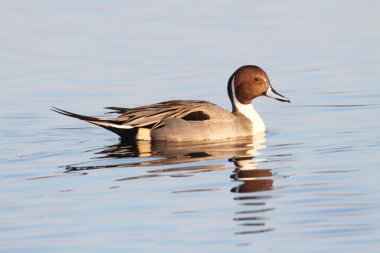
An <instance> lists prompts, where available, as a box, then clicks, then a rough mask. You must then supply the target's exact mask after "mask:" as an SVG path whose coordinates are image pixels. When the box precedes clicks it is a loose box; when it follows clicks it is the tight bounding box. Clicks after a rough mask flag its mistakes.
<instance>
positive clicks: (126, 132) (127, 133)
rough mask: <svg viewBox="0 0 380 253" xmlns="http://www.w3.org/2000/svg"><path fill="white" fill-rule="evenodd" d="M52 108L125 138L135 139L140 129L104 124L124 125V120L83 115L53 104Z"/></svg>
mask: <svg viewBox="0 0 380 253" xmlns="http://www.w3.org/2000/svg"><path fill="white" fill-rule="evenodd" d="M51 110H52V111H54V112H57V113H59V114H62V115H65V116H69V117H72V118H76V119H80V120H84V121H86V122H88V123H91V124H94V125H97V126H100V127H102V128H105V129H107V130H109V131H111V132H113V133H115V134H117V135H119V136H120V137H121V138H123V139H135V138H136V135H137V131H138V129H137V128H131V129H121V128H117V127H113V126H109V125H103V124H104V123H112V124H116V125H122V123H123V122H122V121H117V120H103V119H99V118H96V117H91V116H86V115H81V114H77V113H73V112H69V111H65V110H62V109H59V108H57V107H54V106H52V109H51Z"/></svg>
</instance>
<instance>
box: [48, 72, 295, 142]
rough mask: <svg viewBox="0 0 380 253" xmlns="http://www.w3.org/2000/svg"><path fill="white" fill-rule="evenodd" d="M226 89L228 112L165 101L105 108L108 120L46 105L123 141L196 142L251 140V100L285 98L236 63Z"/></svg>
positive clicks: (255, 118)
mask: <svg viewBox="0 0 380 253" xmlns="http://www.w3.org/2000/svg"><path fill="white" fill-rule="evenodd" d="M227 93H228V97H229V99H230V101H231V105H232V110H231V111H228V110H226V109H224V108H222V107H219V106H218V105H216V104H213V103H210V102H207V101H203V100H170V101H164V102H159V103H155V104H151V105H145V106H139V107H134V108H123V107H106V108H105V109H108V110H110V112H109V113H111V114H116V115H117V116H116V117H114V118H111V119H103V118H101V117H92V116H85V115H81V114H76V113H72V112H69V111H66V110H62V109H59V108H57V107H52V108H51V109H52V110H53V111H55V112H57V113H60V114H63V115H66V116H69V117H73V118H77V119H80V120H84V121H86V122H88V123H91V124H94V125H97V126H100V127H102V128H105V129H107V130H109V131H111V132H113V133H115V134H117V135H119V136H120V137H121V138H122V139H123V140H132V141H135V140H146V141H175V142H178V141H180V142H181V141H195V142H199V141H217V140H226V139H235V138H252V137H253V136H254V135H257V134H260V133H265V131H266V128H265V124H264V121H263V120H262V118H261V117H260V115H259V114H258V113H257V111H256V110H255V108H254V107H253V105H252V100H254V99H255V98H257V97H260V96H266V97H270V98H273V99H276V100H278V101H281V102H288V103H289V102H290V100H289V99H288V98H286V97H284V96H282V95H280V94H279V93H278V92H276V91H275V90H274V89H273V87H272V85H271V83H270V81H269V77H268V75H267V74H266V73H265V71H264V70H263V69H261V68H260V67H258V66H256V65H245V66H241V67H239V68H238V69H237V70H236V71H235V72H233V74H232V75H231V77H230V78H229V80H228V83H227Z"/></svg>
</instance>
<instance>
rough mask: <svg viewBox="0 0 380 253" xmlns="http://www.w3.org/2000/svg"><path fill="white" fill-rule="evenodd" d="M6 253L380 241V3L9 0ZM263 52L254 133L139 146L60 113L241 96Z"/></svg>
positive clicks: (4, 65) (4, 99)
mask: <svg viewBox="0 0 380 253" xmlns="http://www.w3.org/2000/svg"><path fill="white" fill-rule="evenodd" d="M0 7H1V8H0V14H1V15H0V17H1V29H0V34H1V42H0V43H1V44H0V46H1V48H0V52H1V56H2V57H1V62H0V65H1V66H0V76H1V77H0V78H1V79H0V87H1V94H2V95H1V169H0V186H1V193H0V202H1V205H0V206H1V208H0V217H1V218H0V251H2V252H105V251H122V252H126V251H128V252H232V251H234V252H322V251H328V252H358V251H360V252H379V250H378V248H379V246H380V243H379V238H380V222H379V218H378V217H379V214H380V205H379V202H380V186H379V183H378V181H379V179H380V172H379V170H378V162H379V159H378V154H379V151H380V148H379V146H380V118H379V112H380V103H379V101H380V100H379V98H380V93H379V91H380V89H379V83H378V77H379V74H380V65H379V62H380V50H379V49H380V48H379V45H380V43H379V42H380V36H379V33H378V23H379V21H380V20H379V17H378V13H377V10H378V9H379V7H380V6H379V3H378V2H375V1H369V0H368V1H361V2H360V3H359V2H357V1H324V2H320V1H319V2H315V3H310V2H307V3H306V2H302V1H287V2H286V3H285V2H277V1H272V2H266V3H264V2H262V3H260V2H254V1H238V2H237V1H233V2H232V1H209V2H207V3H205V2H204V1H201V2H194V1H192V2H177V1H137V2H132V1H131V2H129V1H86V0H81V1H61V2H57V1H8V2H2V3H1V4H0ZM244 64H257V65H259V66H261V67H263V68H264V69H265V70H266V71H267V72H268V74H269V76H270V78H271V81H272V84H273V86H274V88H275V89H276V90H278V91H279V92H280V93H281V94H283V95H285V96H287V97H289V98H290V99H291V100H292V103H291V104H284V103H280V102H278V101H275V100H271V99H268V98H259V99H257V101H255V103H254V104H255V107H256V109H257V110H258V111H259V112H260V114H261V115H262V117H263V119H264V121H265V122H266V125H267V128H268V132H267V133H266V135H265V136H260V137H256V138H255V141H254V142H253V143H252V142H247V141H245V140H239V141H236V142H232V143H226V142H222V143H212V144H199V143H198V144H194V143H193V144H186V145H185V144H178V145H150V144H149V143H146V142H140V143H137V144H136V145H127V144H124V143H120V141H119V139H118V138H117V136H115V135H113V134H112V133H109V132H106V131H105V130H103V129H100V128H97V127H95V126H92V125H89V124H85V123H84V122H80V121H78V120H74V119H71V118H67V117H64V116H62V115H58V114H56V113H54V112H52V111H50V110H49V108H50V106H52V105H54V106H57V107H60V108H63V109H67V110H70V111H74V112H78V113H82V114H88V115H100V114H102V112H103V111H102V108H103V107H105V106H125V107H132V106H138V105H144V104H149V103H154V102H159V101H163V100H169V99H205V100H208V101H211V102H214V103H217V104H219V105H220V106H222V107H225V108H229V107H230V105H229V100H228V99H227V94H226V83H227V79H228V77H229V76H230V75H231V73H232V72H233V71H234V70H235V69H236V68H237V67H239V66H240V65H244Z"/></svg>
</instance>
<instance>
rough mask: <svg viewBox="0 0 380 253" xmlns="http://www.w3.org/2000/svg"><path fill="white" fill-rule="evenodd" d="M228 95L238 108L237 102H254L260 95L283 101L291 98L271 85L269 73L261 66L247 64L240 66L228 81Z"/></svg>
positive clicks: (244, 103)
mask: <svg viewBox="0 0 380 253" xmlns="http://www.w3.org/2000/svg"><path fill="white" fill-rule="evenodd" d="M228 96H229V97H230V99H231V103H232V105H233V107H234V110H235V109H236V103H240V104H243V105H246V104H250V103H252V100H253V99H254V98H256V97H259V96H267V97H271V98H274V99H277V100H279V101H282V102H290V100H289V99H287V98H286V97H284V96H282V95H280V94H279V93H277V92H276V91H275V90H274V89H273V88H272V86H271V84H270V81H269V78H268V75H267V74H266V73H265V71H264V70H262V69H261V68H260V67H257V66H254V65H246V66H242V67H240V68H238V69H237V70H236V71H235V72H234V73H233V74H232V76H231V77H230V79H229V81H228Z"/></svg>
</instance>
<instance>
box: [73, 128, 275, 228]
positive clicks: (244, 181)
mask: <svg viewBox="0 0 380 253" xmlns="http://www.w3.org/2000/svg"><path fill="white" fill-rule="evenodd" d="M264 144H265V135H264V134H262V135H257V136H255V138H249V139H237V140H233V141H223V142H208V143H202V144H199V143H192V142H185V143H171V142H153V143H150V142H145V141H139V142H135V143H130V142H129V143H126V142H120V143H119V144H117V145H112V146H107V147H105V148H104V149H102V150H100V151H98V152H96V153H95V154H96V155H97V157H96V158H95V161H94V162H90V163H86V164H76V165H69V166H67V167H66V172H74V171H85V170H94V169H109V168H120V167H146V168H148V169H147V170H146V171H145V172H144V174H143V175H138V176H133V177H125V178H119V179H117V181H124V180H136V179H144V178H152V177H162V176H170V177H189V176H194V175H195V173H200V172H210V171H218V170H231V166H230V165H233V167H232V168H233V172H232V174H231V179H232V180H233V181H236V182H238V183H239V184H238V185H237V186H234V187H233V188H232V189H231V192H232V193H233V194H234V195H235V196H234V200H235V201H236V202H237V203H238V204H239V209H241V210H239V211H236V212H235V213H234V221H235V222H237V224H238V225H239V227H240V226H241V227H242V229H241V231H238V232H236V234H237V235H243V234H251V233H261V232H268V231H271V230H273V229H272V228H267V227H266V223H265V221H266V219H267V215H265V213H267V212H270V211H273V210H274V208H270V207H267V201H268V199H270V198H271V195H270V192H268V191H270V190H271V189H272V187H273V178H274V175H273V172H272V171H271V170H270V169H265V168H257V167H259V165H260V166H261V165H262V164H265V163H263V161H265V159H260V153H259V152H260V150H262V149H264V148H265V146H264ZM225 158H229V159H228V161H229V162H230V163H228V164H226V162H225ZM115 159H117V162H116V163H115ZM217 159H222V160H221V161H217ZM207 160H214V162H212V163H202V161H207ZM196 162H201V163H196ZM168 165H176V166H174V167H173V166H168ZM150 167H152V169H149V168H150ZM157 167H158V168H157ZM160 167H161V168H160ZM209 190H214V189H193V190H190V191H188V190H185V191H183V192H192V191H206V192H207V191H209ZM181 192H182V191H181ZM173 193H180V192H173Z"/></svg>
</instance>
